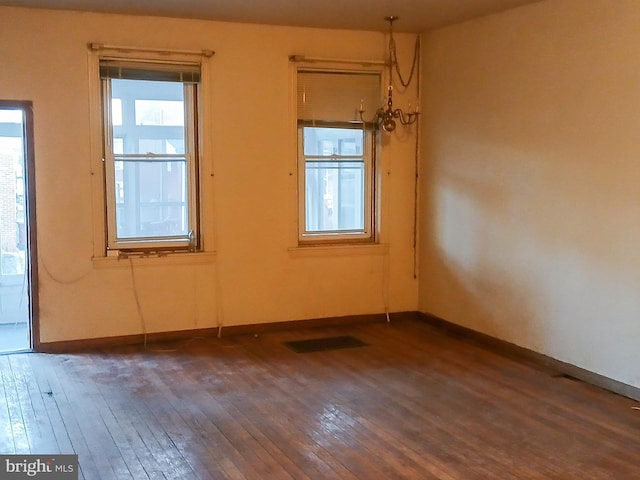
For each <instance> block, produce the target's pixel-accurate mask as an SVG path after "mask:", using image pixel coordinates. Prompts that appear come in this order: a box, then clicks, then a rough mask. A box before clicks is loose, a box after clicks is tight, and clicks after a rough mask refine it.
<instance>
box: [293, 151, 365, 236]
mask: <svg viewBox="0 0 640 480" xmlns="http://www.w3.org/2000/svg"><path fill="white" fill-rule="evenodd" d="M305 197H306V201H305V218H306V231H307V232H326V231H341V230H360V231H361V230H364V219H365V211H364V163H363V162H307V163H306V167H305Z"/></svg>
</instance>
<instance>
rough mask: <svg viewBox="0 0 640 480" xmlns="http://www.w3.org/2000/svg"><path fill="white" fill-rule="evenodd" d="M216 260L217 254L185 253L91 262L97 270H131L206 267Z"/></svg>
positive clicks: (134, 256) (132, 256) (114, 258)
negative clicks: (182, 266)
mask: <svg viewBox="0 0 640 480" xmlns="http://www.w3.org/2000/svg"><path fill="white" fill-rule="evenodd" d="M215 259H216V253H215V252H188V253H187V252H184V253H169V254H163V255H158V254H155V253H154V254H149V255H130V256H129V257H123V258H119V257H93V258H92V259H91V261H92V262H93V266H94V267H95V268H97V269H102V268H119V267H120V268H129V267H130V266H131V265H135V266H154V265H162V266H168V265H205V264H209V263H213V262H214V261H215Z"/></svg>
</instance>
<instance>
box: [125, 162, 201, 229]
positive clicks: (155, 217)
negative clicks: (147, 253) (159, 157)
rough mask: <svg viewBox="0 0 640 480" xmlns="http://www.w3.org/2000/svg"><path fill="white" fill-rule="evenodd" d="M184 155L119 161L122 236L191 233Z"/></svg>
mask: <svg viewBox="0 0 640 480" xmlns="http://www.w3.org/2000/svg"><path fill="white" fill-rule="evenodd" d="M186 182H187V180H186V162H185V160H184V159H172V160H169V161H164V160H163V161H154V162H128V161H116V162H115V197H116V224H117V236H118V238H134V237H152V236H172V235H187V234H188V233H189V232H188V222H187V213H188V212H187V183H186Z"/></svg>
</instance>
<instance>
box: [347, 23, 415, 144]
mask: <svg viewBox="0 0 640 480" xmlns="http://www.w3.org/2000/svg"><path fill="white" fill-rule="evenodd" d="M385 20H386V21H387V22H389V60H388V62H387V65H388V67H389V84H388V85H387V103H386V105H385V106H382V107H380V108H378V110H376V115H375V119H374V123H375V124H376V125H377V127H378V128H380V127H382V129H383V130H384V131H385V132H389V133H390V132H393V131H394V130H395V129H396V120H399V121H400V123H401V124H402V125H411V124H413V123H415V122H416V121H417V120H418V115H419V114H420V112H419V108H418V105H417V104H416V106H415V107H414V109H413V110H411V106H409V110H408V111H407V112H404V111H402V110H401V109H400V108H395V109H394V108H393V70H394V69H395V71H396V73H397V75H398V80H400V84H401V85H402V86H403V87H404V88H406V87H408V86H409V85H410V84H411V80H412V79H413V74H414V73H415V70H416V65H417V63H418V53H419V50H420V37H418V38H417V39H416V45H415V47H414V51H413V62H412V64H411V71H410V73H409V78H408V79H407V80H406V81H405V80H404V78H402V73H401V72H400V66H399V65H398V55H397V52H396V42H395V39H394V38H393V22H395V21H396V20H398V17H395V16H390V17H385ZM359 112H360V120H362V121H363V122H366V120H365V119H364V112H365V109H364V103H363V102H361V103H360V109H359Z"/></svg>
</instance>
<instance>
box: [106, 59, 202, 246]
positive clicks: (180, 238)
mask: <svg viewBox="0 0 640 480" xmlns="http://www.w3.org/2000/svg"><path fill="white" fill-rule="evenodd" d="M118 60H119V61H121V62H122V63H123V64H126V63H127V61H130V62H131V63H132V64H139V63H140V62H141V61H142V62H145V61H147V62H149V63H150V66H149V71H152V72H153V71H156V68H157V71H159V72H162V71H163V70H166V69H167V68H171V67H172V66H175V67H179V66H180V65H182V63H181V62H167V61H162V62H161V61H158V60H157V59H155V58H145V59H140V58H137V57H136V58H124V59H118ZM150 79H151V80H152V79H153V78H150ZM178 83H180V82H178ZM100 84H101V90H102V126H103V145H104V147H103V161H104V177H105V183H104V186H105V210H106V239H105V240H106V249H107V252H112V253H118V252H120V251H136V250H142V251H145V250H153V251H199V250H201V248H202V242H201V233H200V232H201V230H200V225H199V222H200V217H201V215H200V202H199V192H200V185H199V177H200V172H199V170H200V167H199V166H200V155H199V151H200V148H199V142H198V139H199V138H200V130H201V125H199V122H198V119H199V111H200V105H199V98H200V95H199V91H198V90H199V86H200V84H199V83H186V82H185V83H182V85H183V88H184V107H185V122H184V128H185V153H184V154H171V155H169V154H167V155H166V157H167V159H168V158H172V159H175V158H181V157H182V158H184V161H185V171H186V179H185V180H186V188H187V195H186V202H187V225H188V227H187V234H186V235H175V236H170V235H167V236H163V235H160V236H149V237H132V238H129V237H127V238H118V236H117V226H116V203H117V200H116V192H115V163H116V162H117V161H120V160H124V161H153V160H156V161H157V160H160V161H161V160H162V157H164V156H165V155H161V154H135V155H134V154H116V153H114V148H113V145H112V140H113V125H112V121H111V118H112V111H111V109H112V101H111V100H112V96H111V80H110V79H101V80H100ZM108 254H109V253H108Z"/></svg>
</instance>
